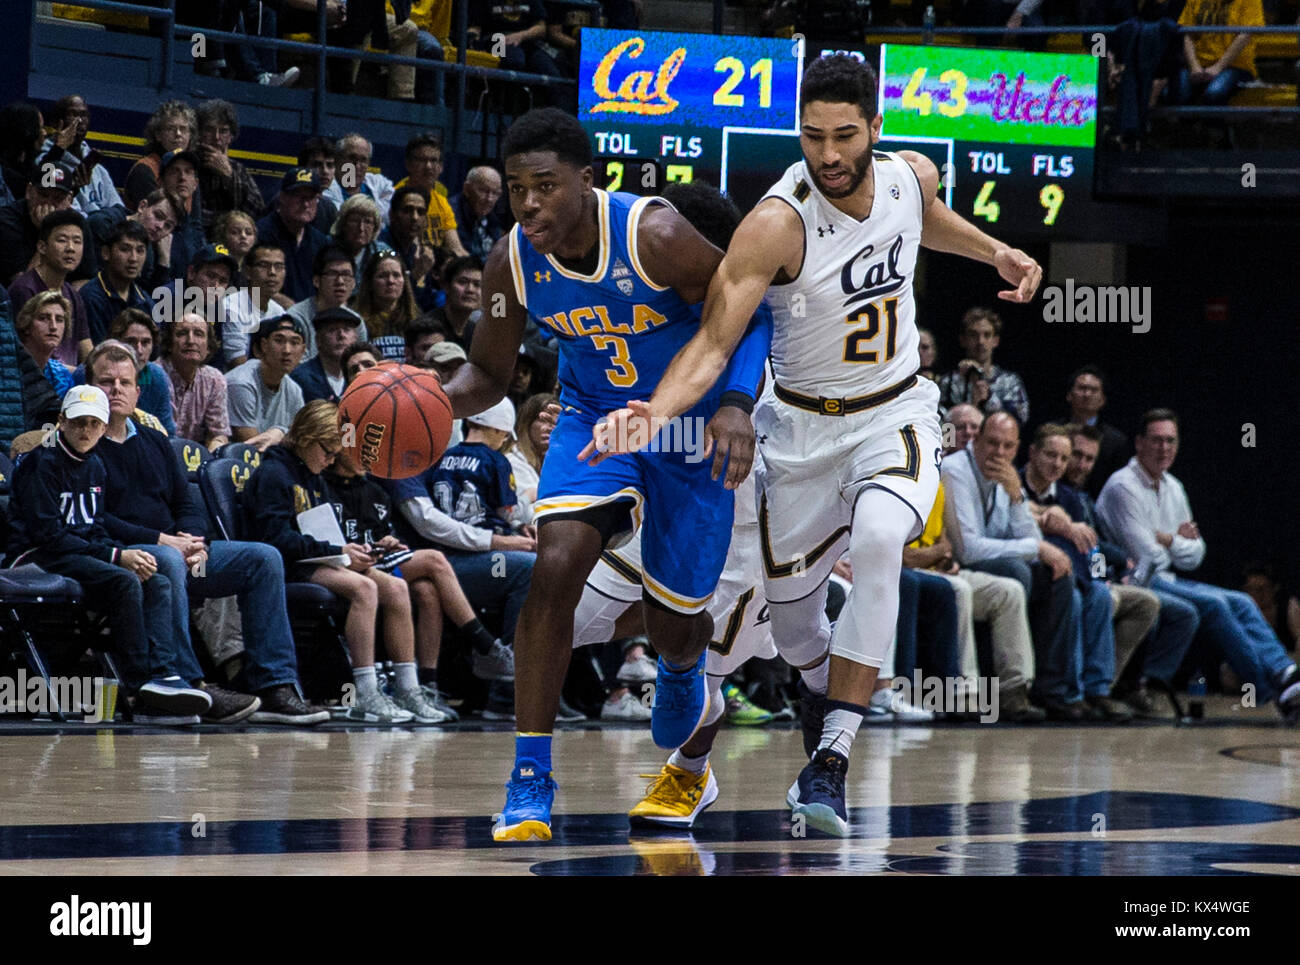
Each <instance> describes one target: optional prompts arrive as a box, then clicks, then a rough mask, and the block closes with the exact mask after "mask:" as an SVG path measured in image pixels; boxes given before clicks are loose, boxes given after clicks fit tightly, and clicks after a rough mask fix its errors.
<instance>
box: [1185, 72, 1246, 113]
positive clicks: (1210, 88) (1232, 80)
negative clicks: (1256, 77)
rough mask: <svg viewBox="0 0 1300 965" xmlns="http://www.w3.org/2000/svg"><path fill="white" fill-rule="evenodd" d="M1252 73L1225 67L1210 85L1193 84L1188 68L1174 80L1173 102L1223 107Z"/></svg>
mask: <svg viewBox="0 0 1300 965" xmlns="http://www.w3.org/2000/svg"><path fill="white" fill-rule="evenodd" d="M1250 76H1251V75H1250V73H1249V72H1247V71H1244V70H1242V69H1241V68H1240V67H1225V68H1224V70H1223V72H1222V73H1221V74H1219V76H1218V77H1216V78H1214V80H1212V81H1210V82H1209V83H1208V84H1205V85H1201V84H1194V83H1192V73H1191V71H1189V70H1188V69H1187V68H1186V67H1184V68H1183V69H1182V70H1180V71H1179V72H1178V76H1177V77H1175V78H1174V83H1173V85H1172V86H1173V95H1172V100H1173V102H1174V103H1175V104H1191V103H1193V102H1195V103H1198V104H1205V105H1206V106H1209V107H1221V106H1223V105H1224V104H1226V103H1228V100H1229V98H1231V97H1232V95H1233V94H1235V93H1236V92H1237V88H1238V87H1240V86H1241V85H1242V84H1244V83H1245V82H1246V81H1248V80H1250ZM1198 92H1199V94H1198Z"/></svg>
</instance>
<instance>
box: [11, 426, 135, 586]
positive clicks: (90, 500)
mask: <svg viewBox="0 0 1300 965" xmlns="http://www.w3.org/2000/svg"><path fill="white" fill-rule="evenodd" d="M98 449H99V447H98V446H97V447H96V448H95V449H93V450H91V451H90V452H88V453H87V454H86V455H85V456H78V455H77V454H76V453H75V452H74V451H73V450H72V449H71V448H70V447H69V446H68V444H67V442H66V441H65V440H64V438H63V433H62V432H60V433H58V434H57V435H56V437H55V444H54V445H53V446H37V447H36V448H35V449H33V450H32V451H31V452H29V453H27V455H25V456H23V458H22V459H21V460H20V461H19V463H18V467H17V468H16V469H15V470H14V476H13V495H12V496H10V498H9V553H10V556H11V557H12V558H13V563H12V564H11V565H17V564H18V563H20V562H22V563H35V564H37V565H38V566H39V565H40V564H41V562H42V561H45V560H52V559H61V558H63V557H65V556H69V555H77V556H90V557H93V558H94V559H97V560H102V561H103V562H105V563H116V562H117V560H118V557H119V556H121V553H122V548H123V547H122V546H121V544H119V543H116V542H114V541H113V540H112V538H111V537H110V536H109V534H108V532H107V530H106V529H105V528H104V489H105V485H106V483H107V478H108V474H107V472H106V471H105V469H104V463H103V462H102V461H101V460H100V458H99V456H98V454H97V453H98ZM24 554H26V555H25V558H23V559H21V560H20V559H18V557H20V556H23V555H24Z"/></svg>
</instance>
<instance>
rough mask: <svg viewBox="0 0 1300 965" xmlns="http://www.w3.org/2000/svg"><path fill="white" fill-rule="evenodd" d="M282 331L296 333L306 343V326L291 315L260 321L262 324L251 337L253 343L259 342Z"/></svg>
mask: <svg viewBox="0 0 1300 965" xmlns="http://www.w3.org/2000/svg"><path fill="white" fill-rule="evenodd" d="M283 331H289V332H297V333H298V334H299V335H301V336H302V340H303V341H304V342H305V341H307V329H306V326H304V325H303V323H302V319H299V318H295V317H294V316H293V315H276V316H274V317H272V318H264V319H262V324H261V325H259V326H257V332H256V333H255V334H254V335H253V341H255V342H260V341H262V339H264V338H268V337H270V336H271V335H273V334H274V333H276V332H283Z"/></svg>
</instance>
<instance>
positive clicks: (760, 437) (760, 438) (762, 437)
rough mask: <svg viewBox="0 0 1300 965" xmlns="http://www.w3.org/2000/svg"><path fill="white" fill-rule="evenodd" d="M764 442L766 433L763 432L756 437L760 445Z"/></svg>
mask: <svg viewBox="0 0 1300 965" xmlns="http://www.w3.org/2000/svg"><path fill="white" fill-rule="evenodd" d="M766 442H767V433H766V432H764V433H763V434H762V435H760V436H759V437H758V444H759V445H760V446H761V445H763V444H764V443H766Z"/></svg>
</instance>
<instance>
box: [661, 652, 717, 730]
mask: <svg viewBox="0 0 1300 965" xmlns="http://www.w3.org/2000/svg"><path fill="white" fill-rule="evenodd" d="M707 656H708V651H707V650H706V651H705V652H704V653H702V654H700V659H699V660H697V661H695V666H693V667H689V668H687V669H686V670H681V671H675V670H669V669H668V665H667V664H666V663H665V662H664V658H663V657H660V658H659V676H658V677H657V678H656V680H655V702H654V706H653V707H652V708H650V735H651V736H652V737H653V738H654V741H655V743H656V744H658V745H659V746H660V747H662V748H664V749H665V750H676V749H677V748H679V747H681V746H682V745H683V744H685V743H686V742H687V741H688V740H690V739H691V735H692V734H694V733H695V731H696V728H698V727H699V726H700V721H702V720H704V715H705V714H706V713H708V710H709V690H708V687H707V686H706V684H705V680H704V661H705V658H706V657H707Z"/></svg>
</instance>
